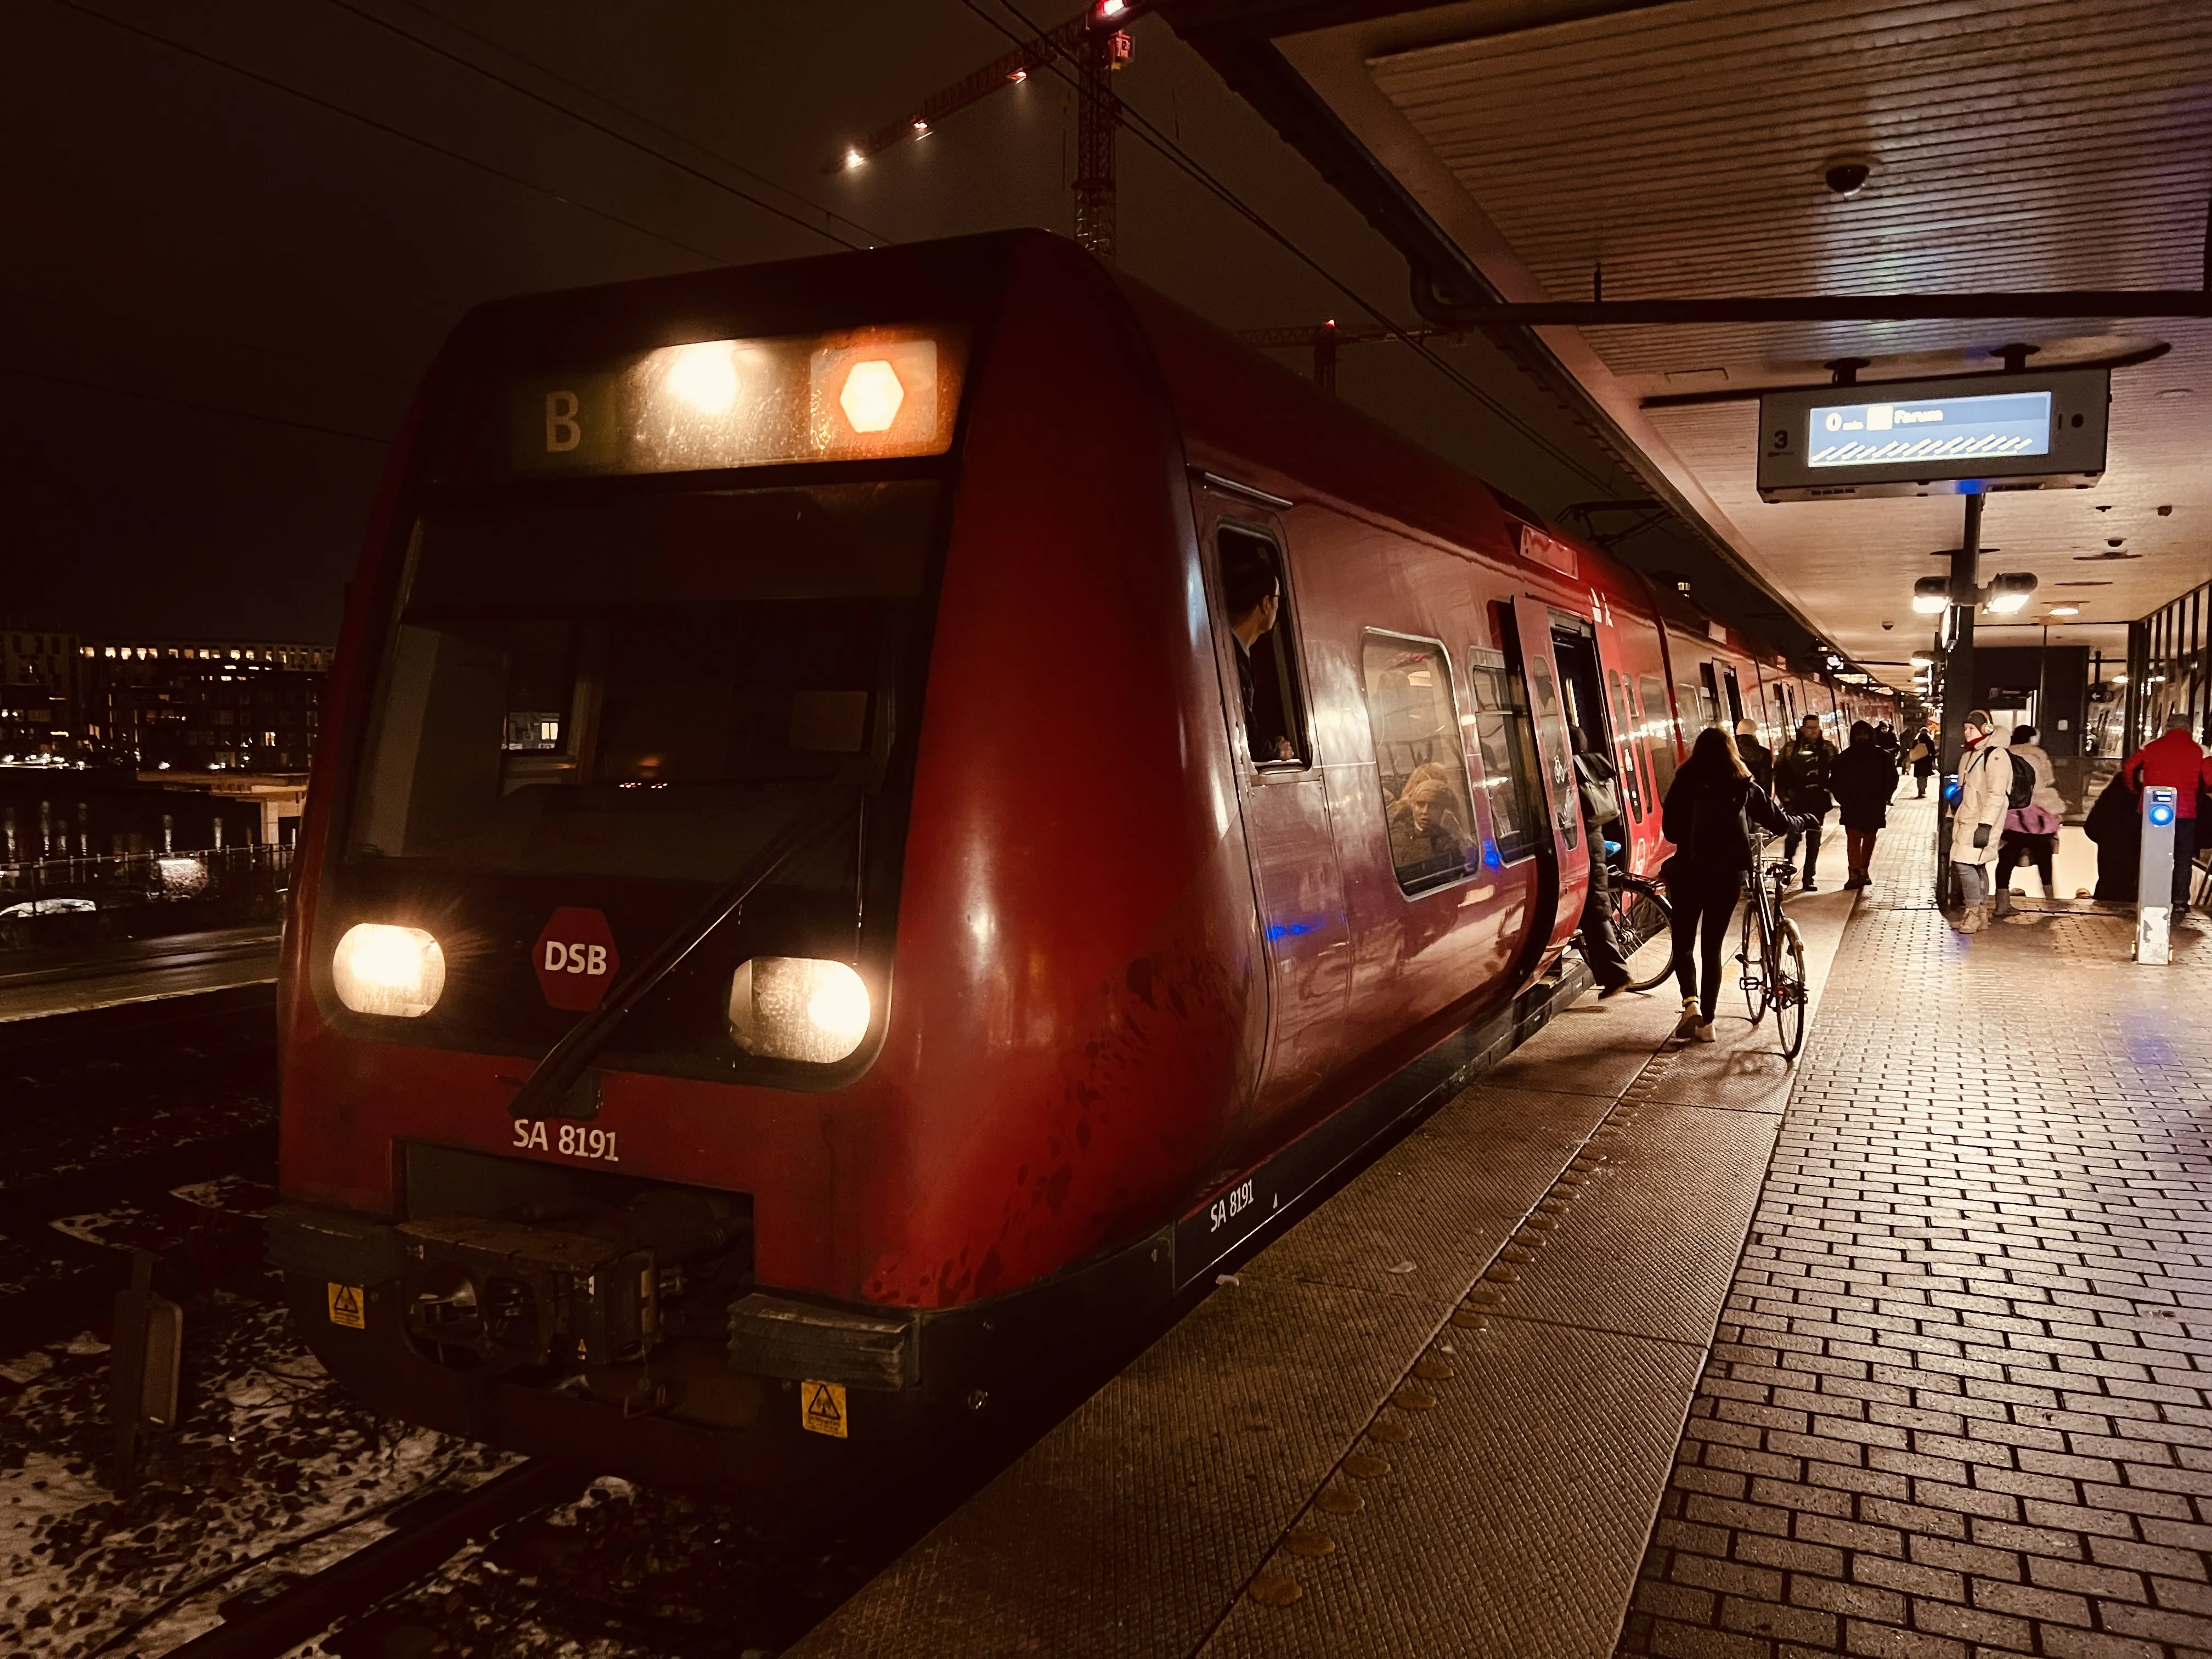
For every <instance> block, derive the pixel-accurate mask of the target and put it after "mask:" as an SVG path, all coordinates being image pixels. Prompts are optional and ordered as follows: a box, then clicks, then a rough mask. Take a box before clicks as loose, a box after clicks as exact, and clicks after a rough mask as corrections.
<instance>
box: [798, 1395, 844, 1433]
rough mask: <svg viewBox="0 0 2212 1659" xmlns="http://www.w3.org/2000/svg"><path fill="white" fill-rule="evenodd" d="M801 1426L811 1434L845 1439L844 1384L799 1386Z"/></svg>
mask: <svg viewBox="0 0 2212 1659" xmlns="http://www.w3.org/2000/svg"><path fill="white" fill-rule="evenodd" d="M799 1427H800V1428H802V1429H805V1431H807V1432H808V1433H809V1434H830V1435H835V1436H836V1437H837V1438H838V1439H840V1440H842V1439H843V1438H844V1437H845V1385H844V1384H843V1383H800V1384H799Z"/></svg>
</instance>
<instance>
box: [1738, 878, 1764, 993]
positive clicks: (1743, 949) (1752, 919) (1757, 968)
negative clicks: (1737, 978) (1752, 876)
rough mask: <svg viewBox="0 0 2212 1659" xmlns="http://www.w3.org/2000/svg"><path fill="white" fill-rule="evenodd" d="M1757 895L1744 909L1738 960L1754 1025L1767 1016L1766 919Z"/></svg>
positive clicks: (1748, 901)
mask: <svg viewBox="0 0 2212 1659" xmlns="http://www.w3.org/2000/svg"><path fill="white" fill-rule="evenodd" d="M1735 959H1736V960H1737V961H1738V962H1739V963H1742V964H1743V1000H1744V1001H1745V1002H1747V1003H1748V1004H1749V1005H1750V1006H1751V1023H1752V1024H1753V1025H1756V1024H1759V1021H1760V1020H1762V1019H1764V1018H1765V1017H1766V917H1765V915H1764V914H1763V913H1762V912H1761V911H1760V909H1759V895H1758V894H1757V893H1755V892H1754V893H1753V894H1752V895H1751V896H1750V897H1749V899H1748V900H1747V902H1745V904H1744V907H1743V933H1742V936H1741V945H1740V947H1739V948H1738V950H1737V951H1736V956H1735Z"/></svg>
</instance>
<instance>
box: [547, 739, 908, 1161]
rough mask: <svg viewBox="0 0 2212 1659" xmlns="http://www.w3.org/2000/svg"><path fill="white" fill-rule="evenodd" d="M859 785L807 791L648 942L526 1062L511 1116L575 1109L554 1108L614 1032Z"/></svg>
mask: <svg viewBox="0 0 2212 1659" xmlns="http://www.w3.org/2000/svg"><path fill="white" fill-rule="evenodd" d="M864 788H865V783H864V781H861V780H856V779H854V778H853V777H852V776H851V775H849V774H848V775H842V776H840V777H839V778H838V779H837V780H836V782H834V783H832V784H831V785H830V787H829V788H827V789H825V790H823V791H822V792H821V793H819V794H817V795H813V796H811V797H809V798H808V799H807V800H806V801H805V804H804V805H801V806H800V807H799V810H798V811H796V812H794V813H793V814H792V816H791V817H790V819H789V821H788V822H787V823H785V824H784V825H783V827H782V828H781V829H778V830H777V831H776V832H775V835H774V836H770V837H769V841H768V842H767V844H766V845H765V846H763V848H761V849H760V851H759V852H757V853H756V854H753V856H752V857H751V858H750V859H749V860H746V861H745V863H744V865H743V866H740V867H739V869H738V873H737V874H736V875H735V876H733V877H732V878H730V880H729V881H728V882H727V883H726V884H724V885H723V886H722V888H721V889H720V890H719V891H718V892H716V893H715V895H714V897H712V898H711V899H709V900H708V901H707V902H706V903H705V904H704V905H703V906H702V907H701V908H700V909H699V910H698V911H697V912H696V914H695V915H693V916H692V917H691V919H690V921H686V922H684V923H683V924H682V925H681V926H679V927H677V928H676V929H675V930H674V931H673V932H672V933H670V934H669V935H668V936H667V937H666V938H665V939H662V940H661V941H660V943H659V945H655V946H654V947H653V951H652V954H650V955H649V956H647V957H646V958H645V960H644V961H643V962H641V963H639V964H638V965H637V966H636V967H635V968H633V969H630V971H629V973H627V974H625V975H623V976H622V978H621V979H619V980H617V981H615V983H614V984H613V986H611V987H610V988H609V989H608V991H607V994H606V997H605V1000H603V1001H602V1002H601V1003H600V1004H599V1006H598V1007H596V1008H594V1009H592V1012H590V1013H588V1014H586V1015H585V1016H584V1018H581V1019H580V1020H578V1021H577V1022H576V1024H574V1025H573V1026H571V1027H569V1029H568V1033H567V1035H566V1036H562V1039H561V1040H560V1041H559V1042H556V1043H555V1044H554V1045H553V1046H552V1047H551V1048H548V1049H547V1050H546V1051H545V1054H544V1058H543V1059H541V1060H539V1061H538V1064H537V1065H535V1066H532V1068H531V1071H530V1075H529V1076H528V1077H526V1078H525V1079H523V1080H522V1086H521V1087H520V1089H518V1090H516V1091H515V1094H514V1098H513V1099H512V1100H510V1101H508V1102H507V1110H508V1111H509V1112H510V1113H511V1114H513V1115H514V1116H516V1117H530V1118H535V1117H572V1116H577V1115H586V1116H588V1115H590V1114H588V1113H586V1114H576V1113H572V1112H562V1111H560V1110H558V1109H557V1108H558V1107H559V1106H560V1105H562V1103H564V1101H565V1099H566V1097H567V1095H568V1091H569V1090H570V1089H572V1088H573V1087H574V1086H575V1083H576V1079H578V1078H580V1077H581V1076H582V1075H583V1074H584V1072H585V1070H586V1067H588V1066H590V1065H591V1063H592V1060H593V1059H595V1058H596V1057H597V1056H598V1054H599V1051H600V1050H601V1049H602V1048H605V1047H606V1046H607V1043H608V1042H610V1041H611V1039H612V1038H613V1036H614V1034H615V1028H616V1027H617V1026H618V1025H620V1024H622V1023H623V1020H624V1019H625V1018H628V1017H629V1012H630V1011H631V1010H632V1009H633V1008H635V1007H636V1006H637V1005H638V1004H639V1003H641V1002H642V1001H644V1000H645V999H646V998H647V996H648V995H649V994H651V993H652V992H653V988H654V987H656V986H658V985H659V983H660V982H661V981H663V980H665V979H666V978H667V977H668V976H669V975H671V974H672V973H674V972H675V971H676V970H677V969H678V968H680V967H682V966H683V965H684V961H685V960H686V959H687V958H688V957H690V954H691V953H692V952H693V951H696V950H697V949H698V948H699V946H700V945H703V944H705V943H706V942H707V939H708V937H709V936H710V935H712V934H713V933H714V930H715V929H716V928H718V927H720V926H721V925H722V924H723V923H724V922H726V921H728V920H729V919H730V918H731V917H732V915H736V914H737V912H738V909H739V908H741V907H742V906H743V905H744V902H745V901H746V900H747V899H748V898H750V897H751V896H752V895H753V892H754V890H756V889H757V888H758V887H759V886H760V884H762V883H763V882H764V881H766V880H767V879H768V878H769V877H770V876H772V875H774V874H775V872H777V871H778V870H780V869H781V868H782V867H783V866H784V864H785V863H786V862H787V860H789V859H790V858H791V856H792V854H794V853H797V852H799V850H800V849H801V848H805V847H808V846H811V845H815V844H817V843H818V842H820V841H821V840H822V838H823V836H826V835H828V834H829V833H831V832H833V831H835V830H836V829H840V828H842V826H843V824H844V823H845V821H846V820H847V819H848V818H850V817H854V815H855V814H857V813H858V812H859V811H860V803H861V800H862V799H863V790H864Z"/></svg>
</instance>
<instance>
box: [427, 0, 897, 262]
mask: <svg viewBox="0 0 2212 1659" xmlns="http://www.w3.org/2000/svg"><path fill="white" fill-rule="evenodd" d="M401 3H403V4H404V5H405V6H406V8H407V9H409V10H410V11H413V12H419V13H420V14H422V15H423V16H425V17H431V18H435V19H436V20H437V21H438V22H439V23H440V24H441V26H442V27H446V28H449V29H451V30H453V33H456V34H459V35H463V36H465V37H466V38H467V39H469V40H474V41H476V42H477V44H478V45H480V46H489V48H490V49H491V50H492V51H494V52H497V53H498V54H499V55H500V56H501V57H502V58H506V59H507V60H508V61H509V62H511V63H516V64H521V65H523V66H524V67H525V68H526V69H528V70H531V71H532V73H533V74H537V75H542V76H544V77H545V78H546V79H547V80H548V81H550V82H553V84H554V85H556V86H560V87H566V88H568V89H569V90H571V91H572V92H579V93H581V94H583V95H584V96H585V97H586V98H588V99H590V100H592V102H593V103H595V104H599V105H600V106H603V107H605V108H607V109H611V110H613V111H615V112H617V113H618V114H620V115H622V116H623V117H624V118H626V119H629V120H632V121H635V122H636V123H637V124H638V125H640V126H641V127H643V128H645V129H646V131H648V132H657V133H659V134H660V135H661V136H662V137H665V138H672V139H674V140H675V141H676V142H677V143H679V144H682V145H684V146H685V147H686V148H687V149H695V150H696V151H698V152H699V154H700V155H705V156H709V157H711V158H713V160H714V161H715V162H716V164H717V165H719V166H721V167H728V168H730V169H731V170H732V171H733V172H736V173H743V174H744V176H745V177H746V178H748V179H753V180H754V181H755V182H757V183H758V184H761V185H765V186H767V187H768V188H769V189H770V190H773V191H779V192H781V194H783V195H786V196H788V197H791V198H792V199H793V201H795V202H799V203H802V204H805V206H807V207H809V208H811V209H812V210H814V211H815V212H817V213H818V214H820V215H821V216H822V217H823V222H824V223H827V222H829V221H830V220H832V219H834V220H836V222H838V223H840V224H843V225H849V226H851V227H852V228H854V230H857V231H859V232H860V234H861V235H863V236H865V237H866V238H868V240H870V241H872V242H876V243H878V244H885V243H892V242H896V241H897V240H898V238H897V237H896V236H890V235H887V234H884V232H882V231H879V230H878V229H876V228H874V227H873V226H872V225H865V224H862V223H861V222H860V221H859V220H858V219H855V218H854V217H853V216H852V215H850V214H849V213H840V212H839V211H838V210H836V209H835V208H832V207H826V206H824V205H823V204H821V203H820V202H817V201H816V200H815V199H814V198H813V197H811V196H809V195H807V194H806V192H805V191H799V190H793V188H792V187H791V186H790V185H787V184H783V183H781V182H780V181H778V180H776V179H771V178H769V176H768V174H766V173H763V172H761V171H760V170H759V169H757V168H756V167H747V166H746V165H745V164H744V162H743V161H735V160H733V159H732V158H731V157H729V156H727V155H723V154H722V153H721V152H720V150H718V149H714V148H713V147H712V146H710V145H708V144H704V143H701V142H700V141H699V140H698V139H696V138H694V137H690V135H689V134H687V133H682V132H678V131H676V129H675V128H673V127H671V126H667V125H663V124H662V123H660V122H659V121H656V120H654V119H653V118H652V117H651V116H649V115H641V114H640V113H638V112H637V111H635V110H634V109H632V108H630V107H629V106H628V105H627V104H622V103H617V101H616V100H613V99H611V98H610V97H608V96H607V95H606V94H605V93H603V92H599V91H597V90H595V89H594V88H591V87H588V86H586V85H585V84H584V83H583V82H580V81H578V80H575V79H573V78H572V77H570V76H566V75H563V74H562V73H561V72H560V71H559V70H555V69H549V68H548V67H547V66H546V65H545V64H541V63H540V62H538V59H536V58H532V57H530V56H528V55H527V54H526V53H524V52H517V51H516V50H515V49H514V48H513V46H507V45H505V44H504V43H502V42H501V41H499V40H495V39H494V38H493V37H492V36H490V35H489V34H486V33H483V32H482V31H481V30H477V29H472V28H471V27H469V26H468V25H467V24H465V23H463V22H459V21H456V20H455V19H453V18H451V17H448V16H447V15H445V14H444V13H443V12H441V11H439V10H437V9H435V7H432V6H428V5H425V4H423V3H422V0H401Z"/></svg>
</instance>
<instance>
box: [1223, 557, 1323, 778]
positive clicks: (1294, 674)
mask: <svg viewBox="0 0 2212 1659" xmlns="http://www.w3.org/2000/svg"><path fill="white" fill-rule="evenodd" d="M1214 550H1215V552H1216V554H1217V555H1218V558H1219V560H1220V574H1221V609H1222V614H1223V616H1224V617H1225V620H1226V621H1227V623H1228V626H1229V632H1230V634H1231V637H1232V639H1233V641H1234V649H1235V650H1236V653H1237V690H1238V693H1239V694H1240V696H1242V697H1243V705H1244V708H1243V713H1244V736H1245V740H1246V743H1247V744H1248V746H1249V753H1250V754H1251V757H1252V764H1253V765H1255V767H1259V768H1261V769H1263V770H1265V769H1277V768H1280V769H1290V768H1301V769H1303V768H1304V767H1306V766H1308V765H1310V764H1311V763H1312V758H1313V756H1312V750H1311V747H1310V744H1309V743H1308V740H1307V737H1306V722H1305V702H1304V697H1303V696H1301V695H1300V688H1299V684H1298V666H1297V665H1298V651H1297V638H1296V636H1295V635H1294V633H1293V631H1292V625H1291V605H1290V593H1289V590H1288V584H1287V583H1285V580H1284V577H1283V559H1282V553H1281V550H1280V549H1279V548H1278V547H1277V546H1276V545H1275V543H1274V541H1273V538H1270V537H1267V536H1264V535H1262V534H1261V533H1260V532H1258V531H1256V530H1252V529H1249V528H1247V527H1245V526H1242V525H1231V524H1225V525H1223V526H1221V528H1220V531H1219V532H1218V536H1217V538H1216V540H1215V546H1214Z"/></svg>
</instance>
